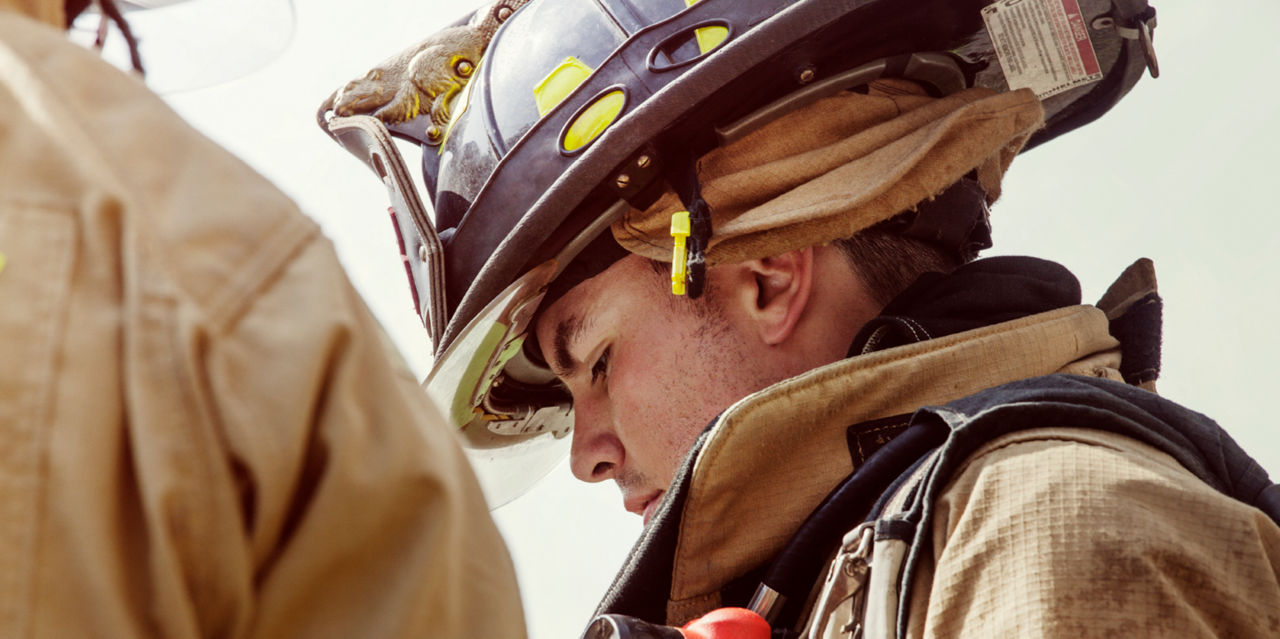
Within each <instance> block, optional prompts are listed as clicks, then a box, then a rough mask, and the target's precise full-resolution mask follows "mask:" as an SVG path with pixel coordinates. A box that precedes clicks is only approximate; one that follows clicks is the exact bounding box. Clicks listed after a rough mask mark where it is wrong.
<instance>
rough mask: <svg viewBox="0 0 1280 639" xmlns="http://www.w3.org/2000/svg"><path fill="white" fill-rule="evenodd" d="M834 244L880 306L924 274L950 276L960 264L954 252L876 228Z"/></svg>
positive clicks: (865, 230) (860, 232)
mask: <svg viewBox="0 0 1280 639" xmlns="http://www.w3.org/2000/svg"><path fill="white" fill-rule="evenodd" d="M832 245H833V246H835V247H836V248H838V249H840V252H841V253H844V256H845V258H846V259H848V261H849V266H850V267H851V268H852V269H853V272H854V274H855V275H857V276H858V278H859V279H861V280H862V282H863V284H865V285H866V287H867V292H868V293H870V295H871V298H872V299H873V300H875V301H876V303H878V304H880V305H881V306H884V305H886V304H888V303H889V301H890V300H892V299H893V298H895V297H897V296H898V294H899V293H901V292H902V291H903V290H904V289H906V288H907V287H908V286H910V285H911V283H912V282H914V281H916V278H918V277H920V276H921V275H923V274H925V273H929V272H938V273H950V272H951V271H954V270H955V269H956V268H957V267H959V266H960V264H961V262H960V258H959V257H958V256H957V255H955V253H954V252H953V251H946V250H943V249H942V248H941V247H939V246H937V245H934V244H931V243H929V242H925V241H923V240H919V239H916V238H914V237H908V236H906V235H902V234H900V233H896V232H893V231H889V230H885V229H883V228H879V227H877V226H873V227H871V228H869V229H864V230H862V231H859V232H857V233H855V234H854V235H853V236H852V237H847V238H844V239H840V240H836V241H834V242H832Z"/></svg>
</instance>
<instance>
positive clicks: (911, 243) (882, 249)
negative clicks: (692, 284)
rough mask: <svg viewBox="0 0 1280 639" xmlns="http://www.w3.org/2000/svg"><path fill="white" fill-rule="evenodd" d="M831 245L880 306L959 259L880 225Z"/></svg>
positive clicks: (653, 264) (659, 264)
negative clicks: (931, 273) (841, 254)
mask: <svg viewBox="0 0 1280 639" xmlns="http://www.w3.org/2000/svg"><path fill="white" fill-rule="evenodd" d="M831 244H832V246H835V247H836V248H838V249H840V252H841V253H843V254H844V256H845V259H846V260H848V262H849V267H850V268H852V269H853V272H854V275H856V276H858V278H859V279H861V280H862V282H863V284H865V285H866V287H867V292H868V293H870V294H871V299H873V300H874V301H875V302H876V303H877V304H880V305H881V306H884V305H886V304H888V303H889V301H890V300H892V299H893V298H895V297H897V296H898V293H901V292H902V291H903V290H904V289H906V288H907V287H908V286H910V285H911V283H912V282H914V281H916V278H918V277H920V276H921V275H923V274H925V273H929V272H937V273H950V272H951V271H954V270H955V269H956V268H957V267H959V266H960V264H961V261H960V258H959V257H957V256H956V255H955V254H954V252H952V251H946V250H943V249H942V248H941V247H939V246H937V245H934V244H931V243H929V242H925V241H924V240H919V239H916V238H914V237H908V236H906V235H902V234H901V233H898V232H895V231H890V230H886V229H884V228H881V227H880V226H873V227H871V228H868V229H864V230H862V231H859V232H857V233H855V234H854V235H853V236H852V237H846V238H843V239H839V240H835V241H834V242H832V243H831ZM648 262H649V268H651V269H653V272H654V273H656V274H658V275H660V276H670V275H671V264H670V263H667V262H663V261H661V260H655V259H649V260H648ZM708 286H709V283H708ZM707 293H708V294H709V293H710V291H708V292H707ZM699 301H700V300H699ZM691 306H692V310H694V311H695V312H706V310H705V309H707V305H706V304H705V303H703V304H694V305H691Z"/></svg>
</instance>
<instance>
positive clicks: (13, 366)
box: [0, 1, 524, 639]
mask: <svg viewBox="0 0 1280 639" xmlns="http://www.w3.org/2000/svg"><path fill="white" fill-rule="evenodd" d="M35 4H52V3H35ZM56 4H57V6H60V5H61V3H60V2H58V3H56ZM6 5H7V6H10V7H13V6H15V5H14V4H13V3H12V2H8V3H6V2H0V254H3V266H2V267H0V510H2V511H3V514H2V515H0V637H130V638H135V637H164V638H167V639H180V638H184V637H411V636H412V637H459V638H461V637H501V638H505V637H522V636H524V622H523V615H522V611H521V608H520V602H519V598H518V594H517V591H516V582H515V577H514V572H513V568H512V565H511V562H510V559H509V558H508V555H507V553H506V550H505V548H504V546H503V543H502V540H501V538H500V536H499V534H498V532H497V530H496V528H495V526H494V524H493V521H492V520H491V519H490V517H489V514H488V512H487V510H486V508H485V505H484V502H483V500H482V498H481V495H480V491H479V488H478V486H477V484H476V482H475V480H474V478H473V476H472V475H471V473H470V468H469V466H468V465H467V461H466V459H465V458H464V456H463V455H462V453H461V451H460V449H459V447H458V446H457V444H456V442H455V440H454V436H453V435H452V434H451V433H450V432H448V431H447V430H446V429H445V428H444V426H443V421H442V420H441V419H440V418H439V417H438V416H437V414H436V412H435V410H434V409H433V408H432V406H431V405H430V404H429V402H428V400H427V399H426V398H425V396H424V394H423V393H422V391H421V390H420V389H419V387H418V384H417V383H416V382H415V380H414V379H413V377H412V375H411V374H410V373H409V371H408V370H407V368H405V367H404V365H403V363H401V362H400V360H399V359H398V357H397V356H396V355H395V354H394V353H393V351H392V350H391V349H390V348H389V345H388V344H387V343H386V342H385V340H384V338H383V336H382V333H381V330H380V328H379V326H378V324H377V323H376V321H375V320H374V318H373V317H372V316H371V315H370V314H369V312H368V311H367V309H366V308H365V306H364V304H363V303H362V301H361V300H360V298H359V296H358V295H357V293H356V292H355V291H354V290H353V288H352V287H351V285H350V283H349V282H348V280H347V278H346V276H345V274H344V273H343V271H342V269H341V268H340V266H339V264H338V261H337V259H336V256H335V254H334V252H333V249H332V246H331V245H330V244H329V242H328V241H327V240H325V239H324V238H323V237H322V236H321V235H320V234H319V232H318V229H317V227H316V225H315V224H314V223H312V222H311V221H309V220H308V219H307V218H305V217H303V216H302V215H301V214H300V213H299V212H298V211H297V210H296V208H295V206H294V205H293V204H292V203H291V202H290V201H289V200H288V199H286V198H285V197H284V196H283V195H282V194H281V193H280V192H279V191H277V190H276V189H275V188H274V187H272V186H271V185H270V184H269V183H268V182H267V181H266V180H264V179H263V178H261V177H259V176H258V175H256V174H255V173H253V172H252V171H251V170H250V169H248V168H247V167H246V166H245V165H243V164H242V163H240V162H239V161H237V160H236V159H235V158H233V157H231V156H230V155H229V154H227V153H226V152H224V151H222V150H221V149H219V148H218V147H217V146H215V145H214V144H213V143H211V142H210V141H208V140H207V139H205V138H203V137H202V136H201V135H199V134H198V133H196V132H195V131H194V130H193V129H191V128H190V127H188V126H187V125H186V124H184V123H183V122H182V121H181V120H180V119H179V118H178V117H177V116H176V115H175V114H174V113H172V112H171V111H170V110H169V109H168V108H167V107H166V106H165V105H164V104H163V103H162V102H161V101H160V100H159V99H158V98H156V97H155V96H153V95H152V94H151V93H150V92H149V91H147V90H146V88H145V87H144V86H143V85H142V83H140V82H138V81H137V80H135V79H133V78H129V77H126V76H124V75H123V74H121V73H119V72H117V71H115V70H114V69H112V68H111V67H109V66H108V65H106V64H104V63H102V62H101V61H100V60H98V59H97V57H96V56H95V55H94V54H93V53H92V52H89V51H86V50H83V49H81V48H80V47H78V46H75V45H72V44H70V43H68V42H67V41H66V38H65V36H64V34H63V33H61V32H60V30H58V29H55V28H50V27H49V26H46V25H45V24H41V23H39V22H36V21H34V20H31V19H28V18H26V17H22V16H21V15H18V14H16V13H12V12H10V11H7V10H4V9H3V7H4V6H6ZM16 6H17V7H18V8H20V9H30V8H32V7H34V6H35V5H33V4H32V2H30V1H27V2H25V3H19V4H17V5H16ZM57 13H58V12H57V11H50V12H44V13H41V12H34V11H33V12H31V13H29V14H28V15H35V16H38V17H42V18H48V19H50V21H51V22H54V23H55V24H56V23H57V22H58V16H56V15H55V14H57ZM50 16H52V18H50ZM59 26H60V25H59Z"/></svg>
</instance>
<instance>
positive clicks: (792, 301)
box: [743, 247, 814, 346]
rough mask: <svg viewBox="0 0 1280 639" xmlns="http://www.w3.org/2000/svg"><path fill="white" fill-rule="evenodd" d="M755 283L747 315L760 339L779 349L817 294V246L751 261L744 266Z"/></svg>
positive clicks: (793, 330) (791, 333) (792, 332)
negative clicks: (814, 260)
mask: <svg viewBox="0 0 1280 639" xmlns="http://www.w3.org/2000/svg"><path fill="white" fill-rule="evenodd" d="M743 265H744V266H745V267H747V271H748V273H749V275H750V277H751V282H752V283H754V300H744V301H748V302H752V305H751V306H750V307H748V309H747V312H748V314H749V315H750V317H751V319H752V321H753V323H754V324H755V330H756V333H757V334H758V335H759V337H760V340H761V341H762V342H763V343H765V344H767V345H769V346H776V345H778V344H781V343H783V342H785V341H787V339H789V338H790V337H791V336H792V335H793V334H794V333H795V330H796V325H797V324H798V323H799V322H800V318H801V316H802V315H804V312H805V309H806V308H807V307H808V305H809V295H810V293H812V292H813V275H814V273H813V270H814V265H813V247H806V248H802V249H798V250H795V251H789V252H787V253H783V254H781V255H775V256H773V257H766V258H761V259H757V260H750V261H748V262H745V263H744V264H743Z"/></svg>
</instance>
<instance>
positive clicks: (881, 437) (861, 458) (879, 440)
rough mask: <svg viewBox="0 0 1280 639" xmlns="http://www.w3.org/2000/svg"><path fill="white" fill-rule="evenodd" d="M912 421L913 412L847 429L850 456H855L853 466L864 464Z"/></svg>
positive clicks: (860, 423)
mask: <svg viewBox="0 0 1280 639" xmlns="http://www.w3.org/2000/svg"><path fill="white" fill-rule="evenodd" d="M910 423H911V413H903V414H901V415H893V416H891V417H883V418H881V419H873V420H871V421H866V422H859V423H857V424H854V425H852V426H850V427H849V428H848V430H846V431H845V437H846V439H847V440H848V442H849V456H850V457H852V458H853V467H854V468H855V469H856V468H858V467H860V466H862V464H863V462H865V461H867V458H868V457H870V456H872V455H873V454H875V452H876V451H877V450H880V448H881V447H882V446H884V445H885V444H887V443H889V441H890V440H892V439H893V438H894V437H897V436H898V435H900V434H901V433H902V431H904V430H906V429H907V425H908V424H910Z"/></svg>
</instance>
